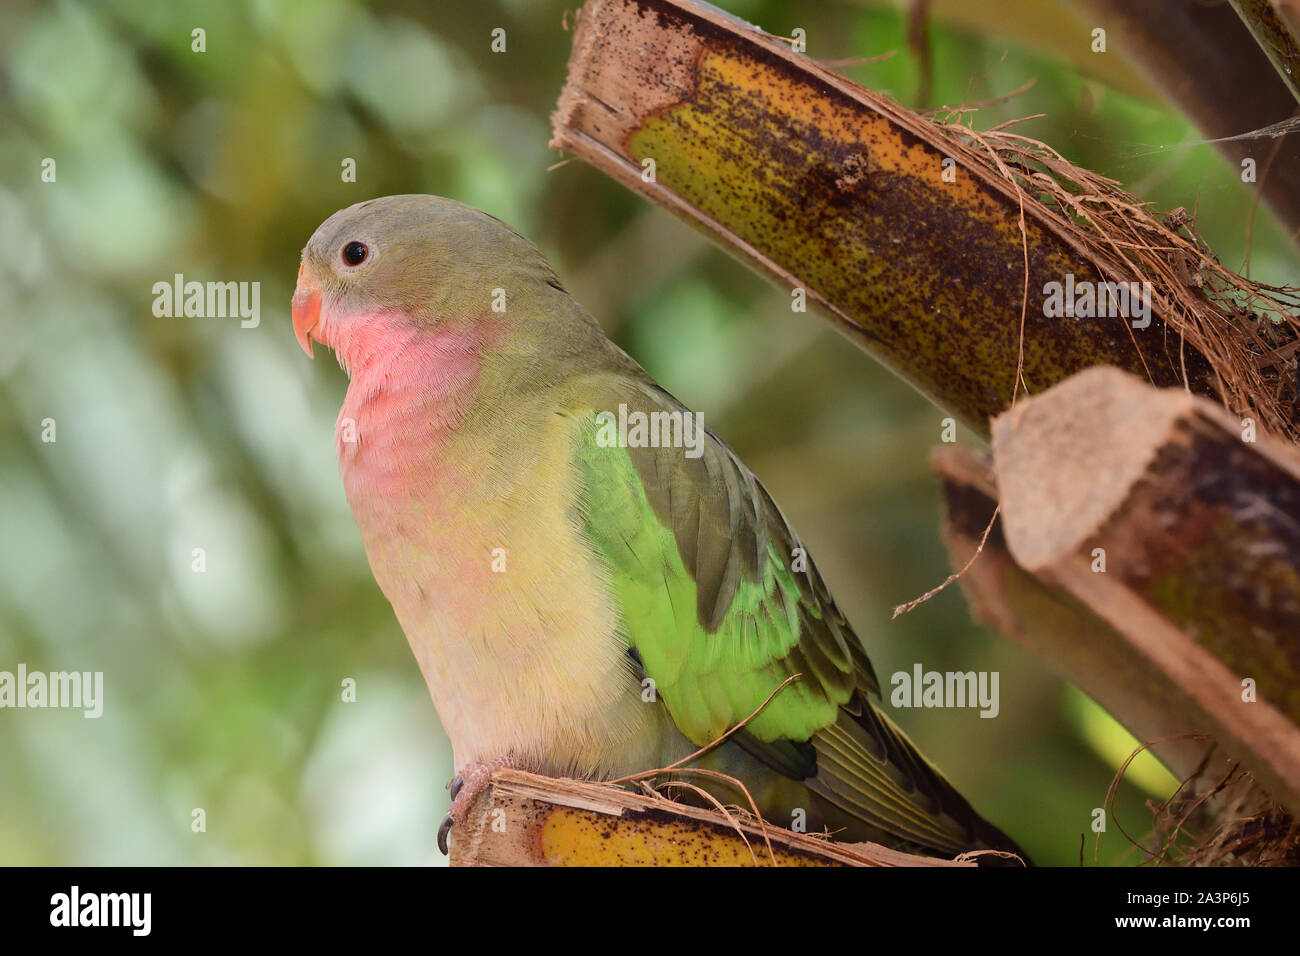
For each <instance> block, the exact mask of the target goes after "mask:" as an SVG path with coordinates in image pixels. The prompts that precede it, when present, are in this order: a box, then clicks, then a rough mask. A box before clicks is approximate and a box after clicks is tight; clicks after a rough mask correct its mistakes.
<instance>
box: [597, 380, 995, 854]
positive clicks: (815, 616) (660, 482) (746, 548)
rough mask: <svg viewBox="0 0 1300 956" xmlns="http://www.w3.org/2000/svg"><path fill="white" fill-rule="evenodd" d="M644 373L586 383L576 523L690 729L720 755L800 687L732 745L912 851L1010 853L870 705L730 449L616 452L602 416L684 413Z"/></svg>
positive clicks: (668, 702) (824, 596)
mask: <svg viewBox="0 0 1300 956" xmlns="http://www.w3.org/2000/svg"><path fill="white" fill-rule="evenodd" d="M639 371H640V370H639V369H637V370H635V371H634V372H631V373H628V374H618V375H614V374H603V375H600V376H590V377H586V378H585V379H584V385H586V386H590V387H585V388H584V389H583V393H584V395H586V397H587V399H588V401H589V402H591V406H594V407H590V406H588V407H578V408H574V409H573V410H572V415H573V417H574V419H575V429H576V431H577V442H576V450H575V455H576V465H577V469H576V470H577V474H578V482H579V486H580V487H579V494H578V508H579V520H580V521H581V522H582V523H583V526H584V529H585V533H586V535H587V537H588V539H589V541H590V543H591V545H592V546H593V548H594V549H595V550H596V552H597V553H598V554H599V555H600V557H601V558H602V559H603V561H604V563H605V565H606V567H607V569H608V573H609V587H610V588H611V589H612V591H613V593H614V595H615V597H616V600H617V602H618V605H619V607H620V611H621V625H622V629H623V636H624V639H625V640H626V641H627V642H628V645H629V647H631V648H634V649H635V651H636V653H637V654H638V656H639V657H640V660H641V663H642V666H643V667H644V669H645V673H646V674H647V675H648V676H649V677H650V678H651V679H653V680H654V682H655V687H656V691H657V694H658V697H659V699H660V700H662V701H663V703H664V706H665V707H667V709H668V712H669V713H670V714H671V716H672V718H673V720H674V722H675V723H676V725H677V727H678V729H679V730H680V731H681V732H682V733H683V734H684V735H685V736H686V737H687V738H688V739H690V740H691V741H693V742H694V743H696V744H700V745H702V744H705V743H707V742H709V741H711V740H714V739H715V738H717V737H718V736H720V735H721V734H723V733H724V732H726V731H727V730H729V729H731V728H732V727H734V726H735V725H736V724H737V723H739V722H740V721H741V720H743V719H744V718H745V717H747V716H748V715H749V714H751V713H752V712H753V711H755V710H756V709H757V708H758V707H759V705H760V704H762V703H763V701H764V700H765V699H767V697H768V696H769V695H770V694H771V693H772V691H773V690H775V689H776V688H777V687H778V686H779V685H780V684H781V682H782V681H784V680H785V679H786V678H788V677H789V676H791V675H792V674H801V675H802V678H801V679H800V680H798V681H796V682H795V683H793V684H791V685H790V686H789V687H787V688H786V689H785V690H783V691H781V693H780V694H778V695H777V697H776V698H775V699H774V700H773V701H772V702H771V703H770V704H769V705H768V706H767V707H766V708H765V709H764V710H763V712H762V713H761V714H759V716H758V717H757V718H755V719H754V720H753V721H751V722H750V723H749V724H748V725H747V726H746V728H745V730H744V731H742V732H741V733H739V734H737V735H736V737H737V738H739V739H738V742H739V743H740V744H741V745H742V746H743V747H744V748H745V749H746V750H748V751H749V752H750V753H751V754H753V755H754V756H756V757H758V758H760V759H761V760H762V761H764V763H766V764H767V765H769V766H770V767H772V768H773V769H774V770H776V771H778V772H780V773H782V774H785V775H786V776H789V777H793V778H795V779H799V780H802V781H804V783H805V785H806V786H807V788H808V789H809V790H811V791H812V792H814V793H817V794H818V795H820V796H821V797H823V798H824V799H826V800H827V801H829V802H830V803H831V804H833V805H834V806H836V807H838V808H840V809H841V810H843V811H844V812H846V813H848V814H849V815H850V816H853V817H856V818H858V819H860V820H862V821H863V822H864V823H866V824H868V825H869V826H873V827H876V828H879V829H881V830H883V831H885V832H886V833H889V834H893V835H894V836H896V837H898V838H899V839H901V840H903V841H906V842H909V843H913V844H916V845H919V846H923V847H929V848H932V849H935V850H938V851H941V852H949V853H956V852H960V851H962V850H965V849H969V848H971V847H973V846H978V845H981V844H983V845H995V846H1011V845H1013V844H1010V841H1009V840H1007V839H1006V838H1005V837H1004V836H1003V835H1002V834H1001V833H999V832H998V831H997V830H995V829H994V828H992V827H991V826H990V825H988V824H986V823H984V821H982V820H981V819H980V818H979V817H978V816H977V815H976V814H975V812H974V811H973V810H972V809H971V808H970V806H969V804H967V803H966V801H965V800H964V799H962V797H961V796H960V795H959V794H957V792H956V791H955V790H954V789H953V788H952V787H951V785H949V784H948V783H947V781H945V780H944V779H943V778H942V777H941V776H940V775H939V773H938V772H937V771H936V770H935V769H934V768H933V767H932V766H931V765H930V764H929V763H928V762H927V761H926V760H925V759H924V758H923V757H921V755H920V754H919V753H918V752H917V751H916V749H915V748H914V747H913V746H912V744H911V743H910V742H909V741H908V740H907V738H906V737H905V736H904V735H903V733H902V732H901V731H900V730H899V729H898V728H896V727H895V726H894V725H893V724H892V723H891V722H890V721H889V720H888V718H886V717H885V716H884V715H883V714H882V713H880V712H879V711H878V710H877V709H876V708H875V706H874V705H873V704H872V703H871V700H870V698H872V697H879V693H880V691H879V684H878V682H877V680H876V676H875V673H874V672H873V670H872V667H871V663H870V662H869V661H868V660H867V657H866V654H865V653H864V652H863V650H862V647H861V644H860V642H859V641H858V639H857V637H856V635H855V634H854V633H853V631H852V630H851V628H850V627H849V625H848V622H847V621H846V620H845V619H844V616H843V615H842V614H841V613H840V611H839V609H838V608H836V606H835V602H834V601H833V600H832V598H831V596H830V594H829V593H828V591H827V589H826V585H825V583H824V582H823V581H822V578H821V575H820V574H818V572H817V568H816V565H815V564H814V563H813V561H812V559H811V558H810V557H809V556H808V554H807V551H806V550H805V549H804V547H803V545H802V544H801V543H800V541H799V538H798V537H797V536H796V534H795V533H794V531H793V530H792V529H791V528H790V526H789V524H788V523H787V522H786V520H785V518H784V517H783V516H782V515H781V512H780V511H779V510H778V508H777V507H776V505H775V504H774V503H773V501H772V499H771V497H769V495H768V494H767V491H766V490H765V489H764V488H763V486H762V485H761V484H760V483H759V482H758V479H756V478H755V477H754V475H753V474H752V473H751V472H750V471H749V470H748V469H747V468H745V466H744V465H743V464H742V463H741V462H740V461H739V460H738V459H737V458H736V456H735V455H734V454H733V453H732V452H731V450H730V449H729V448H727V446H726V445H725V444H723V443H722V442H721V441H720V440H718V439H717V438H716V437H714V436H713V435H712V434H710V433H707V432H706V433H705V434H704V435H703V436H702V438H703V440H702V445H701V448H700V454H699V456H698V457H690V456H689V455H687V454H686V449H684V448H683V447H668V448H655V447H637V448H625V447H607V444H608V432H606V433H605V434H602V430H601V424H600V423H599V422H598V419H597V415H598V413H599V412H602V411H604V412H608V413H611V414H614V415H617V409H618V406H619V405H620V404H622V405H624V406H626V409H627V411H628V412H629V413H631V412H644V413H647V414H651V413H655V412H659V413H674V412H676V413H682V412H685V409H684V408H683V407H682V405H681V404H680V403H679V402H677V400H676V399H674V398H673V397H672V396H671V395H669V394H668V393H667V392H665V391H663V390H662V389H660V388H659V387H658V386H656V385H654V384H653V382H651V381H650V380H649V379H648V377H647V378H644V379H643V378H641V377H640V375H638V374H636V373H638V372H639ZM641 374H643V373H641ZM593 398H595V400H594V401H592V399H593Z"/></svg>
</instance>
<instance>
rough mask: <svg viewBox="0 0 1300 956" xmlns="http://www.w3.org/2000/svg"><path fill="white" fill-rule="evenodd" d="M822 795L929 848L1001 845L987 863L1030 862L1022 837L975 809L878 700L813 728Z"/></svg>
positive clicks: (814, 785) (861, 702) (859, 700)
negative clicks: (1016, 837)
mask: <svg viewBox="0 0 1300 956" xmlns="http://www.w3.org/2000/svg"><path fill="white" fill-rule="evenodd" d="M812 745H813V747H814V748H815V749H816V751H817V773H816V776H815V777H813V778H812V779H810V780H808V781H806V783H807V786H808V788H809V789H810V790H812V791H813V792H814V793H816V794H818V795H819V796H821V797H822V798H823V799H825V800H826V801H828V802H830V803H832V804H834V805H835V806H836V807H838V808H839V809H840V810H842V811H844V812H845V813H847V814H850V815H852V816H854V817H857V818H859V819H861V820H862V821H863V822H864V823H866V824H868V825H870V826H872V827H874V828H878V829H880V830H883V831H885V832H887V833H889V834H892V835H893V836H895V837H897V838H898V839H899V840H900V841H902V842H903V843H904V844H910V845H913V846H915V847H917V848H919V849H921V850H925V851H930V852H938V853H942V854H945V855H948V856H957V855H960V854H962V853H965V852H968V851H971V850H998V851H1002V852H1003V853H1010V854H1015V856H1016V857H1018V859H1011V858H1010V857H1001V856H996V855H994V854H987V855H985V856H981V857H980V858H979V862H980V863H981V865H990V864H992V865H999V864H1004V865H1005V864H1009V865H1013V866H1014V865H1020V866H1025V865H1029V857H1028V856H1027V855H1026V854H1025V852H1024V851H1023V850H1021V849H1020V847H1019V846H1017V845H1016V842H1015V841H1014V840H1012V839H1011V838H1010V837H1008V836H1007V835H1006V834H1005V833H1003V832H1002V831H1001V830H999V829H998V828H997V827H995V826H993V824H991V823H989V822H988V821H987V820H985V819H984V818H983V817H981V816H980V815H979V814H978V813H976V812H975V810H974V808H973V807H971V805H970V803H968V802H967V800H966V798H965V797H963V796H962V795H961V794H960V793H958V792H957V790H956V788H955V787H953V785H952V784H950V783H949V782H948V781H947V779H945V778H944V776H943V775H942V774H941V773H940V772H939V771H938V770H937V769H935V767H934V765H933V764H931V763H930V762H929V761H928V760H926V759H925V758H924V757H923V756H921V753H920V751H918V750H917V749H916V747H915V746H914V745H913V744H912V742H911V741H910V740H909V739H908V737H907V735H906V734H904V733H903V731H902V730H901V729H899V727H898V726H897V725H895V724H894V722H893V721H891V720H890V719H889V718H888V717H886V716H885V715H884V713H882V712H881V711H880V710H879V709H878V708H877V707H875V706H874V705H873V704H872V703H871V701H870V700H868V699H866V698H865V697H862V696H861V695H855V698H854V700H853V701H851V702H850V703H849V705H848V706H846V707H844V708H842V709H841V712H840V717H839V719H838V720H836V721H835V723H833V724H830V725H828V726H826V727H824V728H822V729H821V730H819V731H817V732H816V733H815V734H813V737H812Z"/></svg>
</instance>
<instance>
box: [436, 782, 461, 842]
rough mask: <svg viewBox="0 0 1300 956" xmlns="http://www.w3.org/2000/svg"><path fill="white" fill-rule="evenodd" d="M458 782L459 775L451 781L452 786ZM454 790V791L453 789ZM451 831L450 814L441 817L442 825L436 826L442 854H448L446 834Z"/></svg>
mask: <svg viewBox="0 0 1300 956" xmlns="http://www.w3.org/2000/svg"><path fill="white" fill-rule="evenodd" d="M459 782H460V777H457V778H456V779H455V780H453V781H452V786H453V787H456V786H457V784H458V783H459ZM453 792H454V791H453ZM450 832H451V814H450V813H449V814H447V815H446V816H445V817H443V818H442V826H440V827H438V849H439V850H441V851H442V855H443V856H450V854H449V853H448V852H447V834H448V833H450Z"/></svg>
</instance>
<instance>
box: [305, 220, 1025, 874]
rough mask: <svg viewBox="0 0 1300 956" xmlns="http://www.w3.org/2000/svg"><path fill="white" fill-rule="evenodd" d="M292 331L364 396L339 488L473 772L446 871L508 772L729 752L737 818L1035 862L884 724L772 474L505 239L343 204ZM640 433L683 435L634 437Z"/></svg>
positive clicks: (355, 396) (460, 756) (939, 852)
mask: <svg viewBox="0 0 1300 956" xmlns="http://www.w3.org/2000/svg"><path fill="white" fill-rule="evenodd" d="M291 312H292V323H293V329H294V333H295V336H296V338H297V340H298V342H299V344H300V345H301V346H302V349H303V350H304V351H305V352H306V353H307V355H308V357H311V356H312V354H313V343H318V344H320V345H323V346H326V347H328V348H330V349H332V350H333V353H334V355H335V357H336V359H337V360H338V362H339V364H340V365H341V366H342V368H343V370H344V371H345V372H346V373H347V376H348V386H347V391H346V394H345V396H344V399H343V403H342V407H341V409H340V411H339V416H338V421H337V423H336V428H335V448H336V452H337V455H338V459H339V469H340V474H341V476H342V481H343V486H344V491H345V494H346V497H347V501H348V504H349V506H350V508H351V510H352V513H353V517H354V518H355V520H356V524H357V526H358V529H359V531H360V537H361V542H362V545H363V547H364V550H365V554H366V557H367V560H368V562H369V565H370V569H371V571H372V573H373V576H374V578H375V581H376V583H377V584H378V586H379V588H380V590H381V591H382V592H383V594H384V596H385V597H386V598H387V600H388V602H389V603H390V604H391V605H392V608H393V611H394V614H395V616H396V618H397V621H398V623H399V624H400V626H401V628H402V630H403V632H404V633H405V635H406V638H407V641H408V643H409V644H410V647H411V650H412V652H413V654H414V656H415V659H416V661H417V663H418V665H419V668H420V671H421V673H422V675H423V677H424V680H425V683H426V684H427V686H428V690H429V693H430V696H431V698H432V700H433V704H434V708H435V710H436V712H437V715H438V718H439V720H440V722H441V724H442V727H443V728H444V730H445V732H446V734H447V736H448V738H449V740H450V743H451V748H452V754H453V759H454V763H455V767H456V768H457V771H458V772H457V774H456V777H455V779H454V780H453V781H452V784H451V790H452V801H451V810H450V812H449V813H448V815H447V818H446V819H445V820H444V822H443V826H442V828H441V829H440V832H439V835H438V843H439V846H440V849H441V850H442V851H443V852H444V853H446V852H447V837H448V836H449V835H450V836H451V837H452V838H453V839H454V838H455V835H456V832H457V828H458V827H460V826H462V825H463V824H464V823H465V822H466V819H467V816H468V814H469V812H470V808H471V807H472V806H473V804H474V801H475V800H476V799H477V797H478V796H480V795H481V793H482V791H483V789H484V788H485V787H486V786H487V785H488V783H489V781H490V777H491V774H492V773H493V772H494V771H495V770H496V769H498V768H501V767H511V768H515V769H519V770H524V771H529V772H534V773H538V774H545V775H549V776H553V777H576V778H579V779H588V780H615V779H618V778H620V777H623V776H626V775H630V774H634V773H637V772H641V771H646V770H649V769H653V768H665V767H670V766H674V765H675V764H676V763H677V762H679V761H683V760H684V759H685V758H687V757H690V756H692V755H693V754H696V753H697V752H698V751H700V750H701V749H702V748H704V747H706V746H708V745H710V744H712V743H716V742H717V741H719V739H720V738H723V737H724V736H725V739H724V740H722V742H721V743H720V744H718V745H717V746H716V747H713V748H712V749H710V750H708V751H707V752H706V753H705V754H703V755H702V756H700V757H699V758H698V760H697V761H696V763H694V764H691V765H690V766H698V767H702V768H706V769H708V770H712V771H713V773H712V774H710V775H709V776H708V778H707V780H705V779H704V778H700V779H699V780H697V781H696V782H697V783H699V785H700V786H702V787H703V788H704V789H705V790H707V791H709V792H710V793H711V794H713V795H714V796H715V797H716V798H717V799H719V800H720V801H721V802H723V803H728V802H730V803H733V804H738V805H742V806H745V805H749V801H750V800H751V799H752V801H753V805H755V806H757V807H758V809H759V810H760V811H761V813H762V814H763V816H764V818H765V820H768V821H772V820H780V821H782V823H783V824H784V821H786V820H790V821H794V820H796V819H798V820H801V821H802V825H803V826H805V827H806V828H807V832H815V831H821V832H828V833H831V834H833V835H835V836H836V837H837V838H838V839H841V840H852V841H872V842H875V843H878V844H882V845H885V846H888V847H892V848H896V849H901V850H906V851H911V852H914V853H923V854H928V855H934V856H945V857H955V856H958V855H960V854H962V853H965V852H968V851H971V850H980V849H989V850H995V851H1005V852H1006V853H1009V854H1017V855H1018V856H1019V857H1021V859H1022V860H1025V861H1027V858H1025V857H1024V854H1023V853H1022V852H1021V851H1020V849H1019V848H1018V847H1017V846H1016V844H1015V843H1014V842H1013V841H1012V840H1011V839H1010V838H1008V837H1007V836H1005V835H1004V834H1003V833H1002V832H1001V831H1000V830H998V829H997V828H996V827H994V826H993V825H992V824H990V823H988V822H986V821H985V820H984V819H983V818H981V817H980V816H979V815H978V814H977V813H976V811H975V810H974V809H973V808H972V807H971V805H970V804H969V803H968V802H967V801H966V800H965V799H964V798H963V797H962V796H961V795H960V794H959V793H958V792H957V790H956V789H955V788H954V787H953V785H952V784H950V783H949V782H948V781H947V779H946V778H945V777H944V776H943V775H942V774H941V773H940V772H939V770H938V769H936V768H935V767H934V766H933V765H932V764H931V763H930V762H929V761H928V760H927V759H926V758H925V757H923V756H922V755H921V753H920V752H919V751H918V750H917V748H916V747H915V746H914V745H913V744H912V742H911V741H910V740H909V739H908V737H907V736H906V735H905V734H904V733H903V731H902V730H901V729H900V728H899V727H897V726H896V725H895V724H894V722H893V721H891V720H890V719H889V717H887V716H886V714H885V713H884V712H883V710H882V709H881V706H882V705H881V703H879V701H880V697H881V693H880V682H879V680H878V679H877V677H876V674H875V671H874V670H873V668H872V665H871V662H870V661H869V659H868V657H867V654H866V651H865V649H864V645H863V643H862V642H861V640H860V639H859V638H858V636H857V634H856V633H855V632H854V630H853V628H852V627H851V626H850V624H849V622H848V621H847V620H846V619H845V617H844V615H843V614H842V613H841V612H840V610H839V608H838V607H837V606H836V604H835V601H834V599H833V598H832V597H831V594H830V593H829V591H828V590H827V587H826V584H825V582H824V581H823V580H822V577H821V574H820V573H819V572H818V570H817V566H816V564H815V563H814V562H813V561H812V560H811V557H810V556H808V554H807V549H806V548H805V547H804V545H803V543H802V541H801V539H800V538H799V536H798V535H797V534H796V533H795V531H794V529H793V528H792V527H791V526H790V524H789V522H788V521H787V520H786V519H785V517H784V516H783V515H782V513H781V511H780V509H779V508H778V507H777V505H776V503H775V502H774V501H773V500H772V498H771V496H770V495H769V494H768V492H767V490H766V489H765V488H764V487H763V485H762V484H761V483H760V482H759V480H758V479H757V478H756V477H755V476H754V474H753V473H752V472H751V471H750V470H749V469H748V468H746V466H745V465H744V464H743V463H742V462H741V461H740V460H739V458H737V456H736V455H735V454H734V453H733V452H732V450H731V449H730V448H729V447H728V446H727V445H726V444H724V443H723V441H722V440H721V439H719V438H718V437H717V436H716V435H715V434H713V432H712V431H711V430H710V429H707V428H704V427H703V426H702V425H700V424H699V419H698V417H691V416H692V413H690V411H689V410H688V409H687V408H686V407H685V406H683V405H682V404H681V403H680V402H678V401H677V400H676V399H675V398H674V397H673V396H672V395H671V394H669V393H668V392H667V391H666V390H665V389H664V388H662V387H661V386H660V385H659V384H658V383H657V382H655V381H654V379H653V378H651V376H650V375H649V374H647V373H646V372H645V371H644V370H643V369H642V368H641V366H640V365H638V364H637V363H636V362H635V361H634V360H633V359H632V358H631V357H630V356H628V355H627V354H626V353H625V352H624V351H622V350H621V349H620V348H619V347H618V346H616V345H615V344H614V343H613V342H612V341H611V340H610V339H609V338H608V337H607V336H606V335H605V333H604V331H603V330H602V328H601V326H600V325H599V323H598V322H597V321H596V319H594V318H593V317H592V316H591V315H589V314H588V313H587V312H586V311H585V310H584V309H583V307H582V306H581V305H579V304H578V302H577V301H575V299H574V298H573V297H572V296H571V295H570V294H569V292H568V291H567V290H566V288H565V286H564V284H563V283H562V282H561V280H560V278H559V277H558V275H557V274H556V272H555V271H554V270H553V269H552V268H551V266H550V264H549V263H548V261H547V260H546V258H545V257H544V256H543V254H542V253H541V252H540V251H539V250H538V249H537V248H536V247H535V246H534V245H533V244H532V243H531V242H530V241H528V240H527V239H525V238H524V237H523V236H522V235H520V234H519V233H518V232H516V231H515V230H514V229H512V228H511V227H510V226H508V225H507V224H506V223H504V222H502V221H501V220H499V219H497V218H495V217H493V216H491V215H489V214H487V213H484V212H480V211H478V210H476V209H474V208H472V207H470V206H467V205H464V204H461V203H459V202H456V201H455V200H451V199H446V198H441V197H437V196H429V195H399V196H386V197H382V198H376V199H370V200H367V201H364V202H360V203H357V204H355V205H353V206H349V207H348V208H346V209H342V210H340V211H338V212H336V213H334V214H333V215H332V216H330V217H329V218H328V219H326V220H325V221H324V222H323V223H322V224H321V225H320V226H319V228H317V229H316V231H315V233H314V234H313V235H312V236H311V238H310V239H309V240H308V242H307V245H306V247H305V248H304V249H303V251H302V258H301V265H300V267H299V271H298V278H297V285H296V288H295V290H294V293H293V299H292V304H291ZM637 413H640V414H641V415H642V416H643V417H642V418H641V419H640V421H642V422H645V421H652V422H657V423H660V424H665V423H675V422H677V421H682V422H683V423H686V424H684V425H683V428H682V434H680V435H679V434H678V433H677V432H676V431H674V430H673V429H672V428H666V429H661V431H663V433H664V437H665V438H666V439H667V440H665V441H658V440H652V439H651V438H650V437H649V435H648V434H647V433H646V430H645V429H641V430H640V433H638V430H637V429H636V428H631V429H626V435H623V434H622V433H621V432H620V433H619V434H617V435H616V434H615V432H616V429H615V428H614V427H612V423H613V422H615V421H616V420H619V421H624V420H631V419H632V416H634V415H636V414H637ZM619 416H623V418H622V419H620V418H619ZM654 416H659V417H658V418H655V417H654ZM691 422H694V423H695V432H694V439H695V440H694V441H693V442H691V443H690V444H688V442H687V433H689V432H690V431H691V429H690V428H689V427H686V425H688V424H689V423H691ZM657 434H658V433H656V435H657ZM783 684H784V686H782V685H783ZM738 725H739V729H737V727H738ZM729 732H730V733H729ZM683 772H685V771H683ZM787 825H788V824H787Z"/></svg>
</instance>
